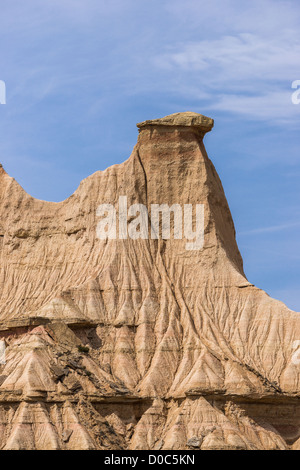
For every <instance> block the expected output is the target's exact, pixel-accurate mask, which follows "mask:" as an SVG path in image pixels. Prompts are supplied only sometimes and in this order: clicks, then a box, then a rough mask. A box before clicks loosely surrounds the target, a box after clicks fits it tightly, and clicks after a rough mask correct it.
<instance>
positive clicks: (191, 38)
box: [0, 0, 300, 311]
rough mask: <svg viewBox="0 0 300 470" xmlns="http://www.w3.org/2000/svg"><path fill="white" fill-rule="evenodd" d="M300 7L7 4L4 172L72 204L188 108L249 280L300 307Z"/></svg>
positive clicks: (2, 23)
mask: <svg viewBox="0 0 300 470" xmlns="http://www.w3.org/2000/svg"><path fill="white" fill-rule="evenodd" d="M299 25H300V4H299V1H298V0H294V1H288V0H284V1H279V0H251V2H250V1H249V2H241V1H240V0H210V1H209V2H207V1H202V0H185V1H184V2H183V1H182V0H180V1H179V0H170V1H169V0H160V1H158V0H151V1H149V2H141V1H137V0H110V1H109V2H107V1H105V2H104V1H102V0H51V1H48V2H44V1H42V0H26V2H25V1H24V0H14V1H13V2H12V1H9V0H1V15H0V50H1V63H0V80H4V81H5V83H6V87H7V104H6V105H0V162H1V163H2V164H3V165H4V167H5V169H6V170H7V172H8V173H9V174H10V175H11V176H13V177H14V178H16V180H17V181H18V182H19V183H20V184H21V185H22V186H23V187H24V188H25V189H26V191H27V192H29V193H30V194H31V195H32V196H34V197H37V198H39V199H46V200H53V201H59V200H62V199H65V198H66V197H68V196H69V195H70V194H72V193H73V191H74V190H75V189H76V187H77V186H78V184H79V182H80V181H81V180H82V179H83V178H85V177H86V176H88V175H89V174H91V173H93V172H95V171H97V170H103V169H105V168H106V167H108V166H110V165H111V164H114V163H120V162H122V161H124V160H125V159H127V158H128V157H129V155H130V153H131V151H132V148H133V146H134V144H135V142H136V138H137V130H136V127H135V124H136V123H137V122H139V121H143V120H145V119H151V118H157V117H161V116H164V115H167V114H170V113H174V112H178V111H196V112H199V113H202V114H205V115H207V116H210V117H213V118H214V119H215V128H214V130H213V131H212V132H211V134H209V135H207V136H206V139H205V144H206V148H207V151H208V154H209V156H210V157H211V159H212V160H213V162H214V164H215V166H216V169H217V171H218V173H219V175H220V177H221V179H222V182H223V186H224V189H225V192H226V196H227V199H228V202H229V205H230V208H231V211H232V214H233V217H234V222H235V226H236V230H237V240H238V244H239V247H240V250H241V253H242V256H243V258H244V267H245V272H246V275H247V277H248V279H249V280H250V281H251V282H253V283H255V284H256V285H258V286H259V287H261V288H263V289H265V290H266V291H267V292H268V293H269V294H270V295H272V296H273V297H275V298H279V299H281V300H283V301H284V302H285V303H286V304H287V305H288V306H289V307H290V308H292V309H295V310H297V311H300V188H299V180H300V152H299V149H300V132H299V130H300V105H295V104H293V103H292V100H291V95H292V92H293V91H294V90H292V88H291V84H292V82H293V81H294V80H300V28H299Z"/></svg>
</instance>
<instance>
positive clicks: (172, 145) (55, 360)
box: [0, 112, 300, 449]
mask: <svg viewBox="0 0 300 470" xmlns="http://www.w3.org/2000/svg"><path fill="white" fill-rule="evenodd" d="M212 127H213V120H212V119H210V118H207V117H205V116H202V115H199V114H196V113H190V112H188V113H177V114H173V115H171V116H167V117H165V118H162V119H155V120H150V121H145V122H143V123H140V124H138V128H139V136H138V142H137V145H136V146H135V148H134V149H133V152H132V155H131V156H130V158H129V159H128V160H127V161H126V162H124V163H123V164H121V165H114V166H112V167H110V168H108V169H107V170H105V171H103V172H97V173H95V174H93V175H92V176H90V177H88V178H87V179H85V180H84V181H82V183H81V184H80V186H79V188H78V189H77V191H75V193H74V194H73V195H72V196H71V197H70V198H68V199H67V200H66V201H63V202H61V203H51V202H44V201H40V200H36V199H34V198H32V197H31V196H29V195H28V194H27V193H26V192H25V191H24V190H23V189H22V188H21V187H20V186H19V185H18V183H17V182H16V181H15V180H14V179H13V178H11V177H10V176H8V175H7V174H6V172H5V171H4V169H3V168H2V166H0V340H1V341H2V345H3V344H5V355H4V356H5V357H4V359H3V360H2V361H0V362H3V363H2V364H1V363H0V448H1V449H289V448H295V449H298V448H299V449H300V411H299V406H298V398H299V378H300V374H299V372H300V364H299V363H300V354H299V355H298V348H299V344H300V341H299V340H300V317H299V314H298V313H296V312H292V311H291V310H289V309H288V308H287V307H286V306H285V305H284V304H283V303H281V302H279V301H276V300H273V299H271V298H270V297H269V296H268V295H267V294H266V293H265V292H264V291H262V290H260V289H258V288H257V287H255V286H253V285H252V284H250V283H249V282H248V280H247V279H246V277H245V275H244V272H243V263H242V258H241V255H240V253H239V250H238V247H237V244H236V241H235V230H234V224H233V221H232V217H231V213H230V210H229V208H228V204H227V201H226V198H225V195H224V191H223V188H222V184H221V182H220V179H219V177H218V175H217V173H216V171H215V169H214V166H213V164H212V162H211V161H210V160H209V158H208V156H207V154H206V151H205V148H204V144H203V138H204V135H205V133H206V132H209V131H211V129H212ZM124 198H125V199H126V204H127V206H128V212H127V219H126V224H127V228H128V227H129V226H130V224H132V223H134V220H135V217H134V216H132V213H130V209H129V208H130V207H132V206H133V205H135V204H140V205H143V207H144V208H145V209H146V211H147V213H148V214H149V220H147V223H148V225H147V229H148V231H149V236H147V237H145V236H144V237H140V238H138V237H136V238H132V237H130V236H128V233H127V232H126V233H125V234H124V223H123V228H122V230H123V231H122V230H121V228H120V220H119V216H120V211H121V209H122V208H121V207H119V206H120V201H125V199H124ZM103 204H109V205H111V206H112V207H114V209H115V214H117V216H118V219H116V220H115V223H116V227H115V228H116V237H115V238H107V239H100V238H99V236H98V234H99V232H97V227H98V226H99V221H100V217H99V206H101V207H103ZM157 204H158V205H163V204H167V205H168V206H169V207H171V206H172V205H177V207H181V208H184V206H185V205H191V206H192V207H193V208H195V207H196V206H197V205H201V206H202V207H203V210H204V226H203V236H204V238H203V246H201V248H199V249H192V250H190V249H187V243H188V242H189V241H190V240H187V237H186V236H185V233H184V230H182V237H177V238H176V236H175V230H173V228H172V227H171V233H170V237H169V238H166V237H165V238H163V237H162V236H157V237H156V238H153V237H152V236H151V219H150V216H151V211H152V210H153V206H155V205H157ZM122 210H124V208H123V209H122ZM130 214H131V215H130ZM192 214H193V219H192V220H193V226H194V227H195V224H196V222H197V220H196V216H195V213H192ZM137 215H138V214H137ZM174 217H175V216H174ZM171 222H172V220H171ZM162 225H163V223H162ZM171 225H172V223H171ZM161 228H162V227H161ZM125 229H126V227H125ZM158 235H159V234H158ZM3 342H4V343H3ZM0 359H1V357H0Z"/></svg>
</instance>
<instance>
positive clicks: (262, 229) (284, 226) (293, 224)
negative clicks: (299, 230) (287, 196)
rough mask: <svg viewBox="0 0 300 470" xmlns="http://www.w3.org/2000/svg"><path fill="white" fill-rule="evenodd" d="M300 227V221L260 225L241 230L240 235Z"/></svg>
mask: <svg viewBox="0 0 300 470" xmlns="http://www.w3.org/2000/svg"><path fill="white" fill-rule="evenodd" d="M294 227H300V222H291V223H288V224H280V225H272V226H269V227H260V228H254V229H250V230H246V231H241V232H239V233H238V235H239V236H240V235H255V234H264V233H270V232H280V231H282V230H288V229H290V228H294Z"/></svg>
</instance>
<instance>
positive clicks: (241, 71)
mask: <svg viewBox="0 0 300 470" xmlns="http://www.w3.org/2000/svg"><path fill="white" fill-rule="evenodd" d="M299 57H300V35H299V32H298V31H287V32H286V33H285V34H281V36H280V37H276V36H275V37H274V36H270V37H262V36H258V35H257V34H252V33H241V34H237V35H236V36H232V35H231V36H228V35H226V36H222V37H220V38H217V39H214V40H206V39H205V40H202V41H199V42H193V43H188V44H181V45H177V46H175V47H173V48H169V50H167V51H165V52H164V53H162V54H160V55H158V57H156V58H155V59H154V63H155V65H156V66H157V67H158V68H161V70H164V71H167V72H168V73H169V74H172V73H173V74H175V73H180V72H184V73H185V75H188V74H189V75H190V81H191V82H192V83H193V84H194V82H195V80H197V78H198V79H199V89H201V91H202V92H203V91H204V92H206V93H207V95H208V100H209V104H208V107H209V108H210V109H218V110H221V111H229V112H232V113H235V114H243V115H244V117H249V118H251V119H260V120H270V121H272V122H273V123H275V122H277V123H281V122H283V121H293V122H294V121H295V119H297V118H300V109H299V108H300V107H299V108H297V106H295V105H293V104H292V100H291V95H292V91H293V90H292V89H291V84H292V81H293V80H294V79H295V77H298V75H299V77H300V66H299V59H298V58H299ZM194 96H195V95H194Z"/></svg>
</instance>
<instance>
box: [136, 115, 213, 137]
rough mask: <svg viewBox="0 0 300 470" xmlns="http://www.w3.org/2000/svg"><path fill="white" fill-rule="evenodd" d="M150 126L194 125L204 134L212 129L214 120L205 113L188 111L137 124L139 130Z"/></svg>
mask: <svg viewBox="0 0 300 470" xmlns="http://www.w3.org/2000/svg"><path fill="white" fill-rule="evenodd" d="M148 126H167V127H193V128H195V129H197V130H198V131H200V132H201V134H203V135H204V134H206V132H210V131H211V130H212V128H213V126H214V120H213V119H211V118H209V117H207V116H203V114H198V113H193V112H191V111H186V112H184V113H174V114H169V115H168V116H165V117H163V118H160V119H149V120H147V121H143V122H139V123H138V124H137V127H138V129H139V131H141V130H142V129H143V128H144V127H148Z"/></svg>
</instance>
